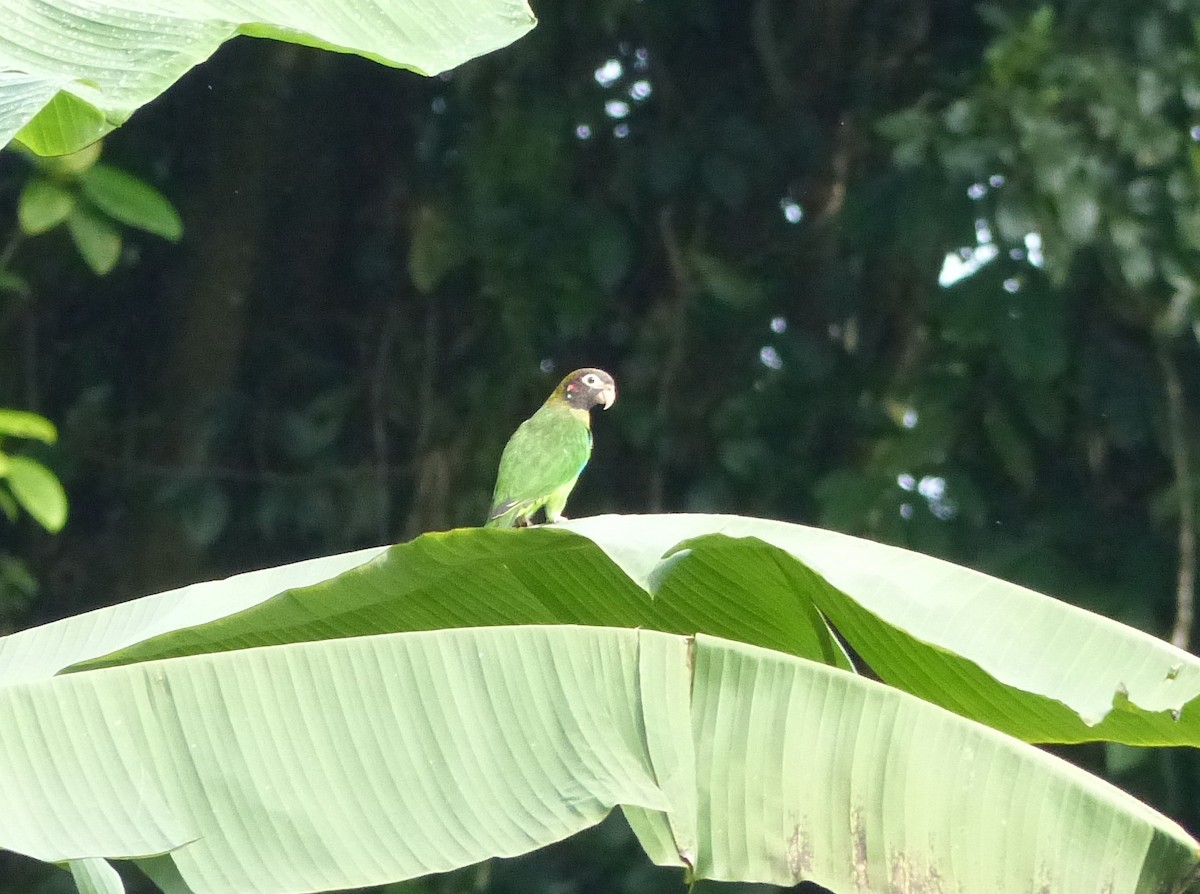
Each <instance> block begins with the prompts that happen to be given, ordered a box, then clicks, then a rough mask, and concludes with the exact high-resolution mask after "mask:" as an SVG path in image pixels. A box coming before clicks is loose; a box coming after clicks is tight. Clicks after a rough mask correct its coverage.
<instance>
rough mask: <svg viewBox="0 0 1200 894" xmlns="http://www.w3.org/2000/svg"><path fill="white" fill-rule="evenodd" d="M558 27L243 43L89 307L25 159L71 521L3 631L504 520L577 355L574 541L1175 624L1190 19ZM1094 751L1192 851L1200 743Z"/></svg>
mask: <svg viewBox="0 0 1200 894" xmlns="http://www.w3.org/2000/svg"><path fill="white" fill-rule="evenodd" d="M543 6H544V8H538V9H537V10H536V11H537V12H538V14H539V16H540V17H541V24H540V26H539V27H538V29H537V30H536V31H534V32H533V34H532V35H530V36H529V37H528V38H525V39H524V40H522V41H521V42H519V43H518V44H516V45H515V46H513V47H511V48H509V49H507V50H505V51H502V52H500V53H496V54H493V55H492V56H489V57H486V58H484V59H482V60H478V61H476V62H474V63H471V64H469V65H467V66H464V67H463V68H461V69H458V70H456V71H455V72H454V73H453V74H452V75H450V76H447V77H444V78H440V79H434V80H422V79H420V78H418V77H416V76H414V75H409V74H405V73H403V72H397V71H393V70H388V69H384V68H381V67H377V66H373V65H371V64H370V63H367V62H364V61H362V60H359V59H354V58H349V57H340V56H335V55H332V54H323V53H320V52H318V51H315V50H312V51H310V50H306V49H299V48H296V47H292V46H281V45H274V44H270V43H266V42H252V41H239V42H235V43H234V44H232V45H230V46H228V47H227V48H226V49H224V50H222V51H221V52H220V53H219V54H218V56H217V57H216V58H215V59H214V60H213V61H212V62H210V63H208V64H206V65H204V66H202V67H201V68H199V69H196V70H195V71H193V72H192V73H191V74H190V75H188V76H187V77H186V78H185V79H184V80H183V81H182V82H181V83H180V84H179V85H178V86H177V87H176V88H175V89H173V90H172V91H170V92H168V93H167V94H166V95H165V96H164V97H162V98H161V99H160V100H158V101H156V102H155V103H154V104H153V105H152V106H150V107H147V108H146V109H144V110H143V111H142V112H140V113H139V114H138V115H137V116H135V117H134V119H133V120H132V121H131V122H130V123H129V124H128V125H126V126H125V127H124V128H123V129H121V130H120V131H118V132H117V133H115V134H114V135H113V136H112V137H110V138H109V139H108V140H107V141H106V143H105V145H104V149H103V156H102V158H103V163H104V164H107V165H109V166H110V168H111V169H112V170H119V171H125V172H130V173H132V174H136V175H137V176H138V177H139V178H141V179H142V180H144V181H146V182H148V183H151V184H153V186H154V187H155V188H156V189H157V190H158V191H159V192H161V193H162V194H163V195H165V196H167V197H168V198H169V199H170V200H171V201H172V202H173V203H174V204H175V206H176V207H177V208H178V210H179V213H180V216H181V218H182V222H183V236H182V239H181V241H180V242H178V243H177V244H171V243H169V242H166V241H164V240H162V239H159V238H157V237H155V236H152V235H138V234H135V233H133V232H131V231H123V238H124V243H123V247H122V248H120V249H119V256H118V257H117V258H116V262H115V268H114V269H113V270H112V272H110V273H108V274H107V275H106V276H104V277H103V278H97V276H96V275H95V273H93V272H92V270H91V269H89V267H88V263H92V266H93V267H96V266H97V265H96V264H95V263H93V261H94V259H93V261H89V260H88V255H87V253H86V251H83V253H82V258H81V257H80V250H79V249H76V248H75V247H74V246H73V244H72V242H71V241H70V239H69V238H68V237H69V236H71V235H75V243H76V244H78V242H79V238H80V237H79V236H78V235H77V234H71V233H70V232H69V231H67V230H66V229H65V228H56V229H54V230H53V231H51V232H49V233H47V234H45V235H37V236H28V237H27V236H23V235H19V234H20V232H21V231H20V228H19V224H18V220H19V213H20V196H21V195H22V194H23V192H24V191H25V190H27V189H28V188H29V186H30V184H31V183H34V182H36V181H37V179H38V178H39V177H40V176H42V173H41V172H40V170H39V168H38V167H37V166H35V165H33V164H32V163H30V162H28V161H27V160H26V159H24V158H22V157H19V156H17V155H15V154H13V153H10V152H5V153H4V154H3V155H0V211H2V212H3V214H2V216H0V221H4V222H7V223H5V224H4V225H5V227H6V231H5V232H4V233H3V234H0V289H3V291H0V406H3V407H19V408H21V409H26V410H33V411H36V412H39V413H41V414H43V415H44V416H46V417H48V418H50V419H52V420H53V421H54V422H55V423H56V424H57V425H58V428H59V433H60V438H59V442H58V443H57V445H55V446H54V447H53V448H48V447H47V448H44V449H42V448H39V449H37V450H36V451H32V452H31V454H30V455H34V456H36V457H37V458H38V459H39V460H42V461H44V462H46V463H48V464H49V465H50V466H51V467H53V468H54V469H55V470H56V471H57V472H58V473H59V475H60V476H61V478H62V480H63V481H64V483H65V485H66V487H67V491H68V494H69V496H70V499H71V520H70V522H69V524H68V525H67V527H66V528H65V529H64V530H63V532H62V533H61V534H59V535H57V536H55V537H50V536H49V535H47V534H45V533H44V532H43V531H42V530H41V529H40V528H39V527H38V526H37V524H36V522H35V521H34V520H32V519H23V520H18V523H17V524H15V525H14V524H9V523H7V522H6V521H5V522H0V524H3V525H4V526H3V527H2V528H0V551H2V554H0V598H2V599H3V600H4V601H3V604H0V623H3V624H4V625H5V627H7V628H12V627H14V626H26V625H28V624H31V623H34V622H35V621H39V620H45V619H48V618H51V617H59V616H63V615H67V614H72V613H75V612H78V611H81V610H83V609H86V608H89V607H91V606H93V605H95V604H97V602H98V601H112V600H115V599H117V598H123V597H127V596H131V595H136V594H140V593H143V592H146V591H149V590H152V589H155V588H159V587H164V586H168V585H173V584H178V583H183V582H189V581H192V580H196V579H200V578H204V577H213V576H217V575H219V574H222V573H225V572H228V571H232V570H239V569H242V568H245V567H251V566H253V567H258V566H263V565H268V564H273V563H276V562H282V561H286V560H290V559H294V558H302V557H306V556H309V555H313V554H317V553H326V552H333V551H336V550H341V549H349V548H352V547H354V546H358V545H364V544H368V543H377V542H387V541H394V540H399V539H404V538H407V537H410V536H412V535H415V534H416V533H419V532H421V531H425V530H431V529H439V528H445V527H450V526H455V525H466V524H477V523H479V522H480V521H481V520H482V517H483V514H484V512H485V511H486V506H487V499H488V495H489V493H490V488H491V484H492V476H493V474H494V470H495V464H496V461H497V458H498V456H499V452H500V449H501V447H502V445H503V443H504V440H505V438H506V437H507V436H508V434H509V433H510V432H511V430H512V427H513V426H514V425H515V423H516V422H517V421H519V420H520V419H522V418H524V417H525V416H527V415H528V413H529V411H530V410H531V409H532V408H534V407H535V406H536V405H537V404H538V403H539V402H540V400H541V399H542V397H543V396H544V394H545V393H546V391H547V390H548V388H549V387H551V386H552V385H553V382H554V381H555V380H556V379H557V378H558V376H559V375H560V374H561V373H562V372H563V371H565V370H568V369H570V368H572V367H575V366H580V365H585V364H588V365H591V364H595V365H599V366H603V367H604V368H606V369H609V370H610V371H612V372H613V373H614V375H615V376H616V378H617V382H618V386H619V388H620V390H621V400H620V403H619V404H618V405H617V406H616V407H615V408H614V410H613V412H610V413H606V414H603V416H600V417H599V418H598V419H597V420H596V439H597V441H596V450H595V453H594V454H593V458H592V461H591V464H590V465H589V468H588V471H587V473H586V474H585V475H584V476H583V477H582V478H581V480H580V483H579V486H578V488H577V489H576V491H575V493H574V496H573V497H572V504H571V510H572V514H591V513H593V512H600V511H609V510H614V511H629V512H632V511H645V510H651V511H655V510H663V509H666V510H670V509H695V510H719V511H729V512H741V513H747V514H755V515H765V516H774V517H779V518H786V519H792V520H800V521H808V522H815V523H818V524H823V525H827V526H830V527H833V528H836V529H839V530H843V531H848V532H852V533H857V534H863V535H866V536H870V537H873V538H876V539H880V540H884V541H887V542H892V543H899V544H903V545H906V546H910V547H912V548H914V549H917V550H920V551H923V552H928V553H933V554H936V555H941V556H945V557H947V558H952V559H954V560H956V561H959V562H963V563H965V564H970V565H974V566H976V567H980V568H983V569H984V570H987V571H989V572H991V573H994V574H997V575H1000V576H1002V577H1006V578H1009V579H1012V580H1018V581H1021V582H1023V583H1027V584H1031V585H1033V586H1035V587H1037V588H1039V589H1042V590H1044V591H1046V592H1049V593H1052V594H1054V595H1057V596H1060V597H1062V598H1065V599H1068V600H1071V601H1074V602H1077V603H1079V604H1081V605H1085V606H1087V607H1090V608H1093V609H1096V610H1099V611H1102V612H1104V613H1106V614H1109V615H1112V616H1115V617H1118V618H1120V619H1122V620H1124V621H1126V622H1129V623H1133V624H1136V625H1138V626H1141V627H1143V628H1145V629H1148V630H1150V631H1152V632H1155V633H1157V634H1160V635H1163V636H1169V635H1170V633H1171V629H1172V626H1173V624H1174V622H1175V617H1176V606H1175V593H1176V589H1177V586H1178V580H1177V569H1179V568H1180V567H1181V566H1182V569H1183V571H1184V577H1185V583H1186V574H1187V571H1188V569H1189V568H1192V567H1194V557H1193V555H1192V552H1193V550H1194V543H1193V540H1194V530H1193V528H1194V516H1195V500H1196V488H1195V486H1194V481H1193V479H1194V476H1195V471H1196V468H1197V459H1196V457H1195V452H1196V448H1197V446H1198V444H1200V439H1198V438H1197V431H1196V420H1195V410H1194V406H1195V401H1196V394H1197V387H1198V386H1200V382H1197V373H1198V371H1200V365H1198V357H1197V346H1196V337H1195V334H1194V331H1195V330H1194V321H1195V299H1196V295H1197V282H1198V277H1200V273H1198V272H1197V266H1196V265H1197V250H1198V249H1200V239H1198V237H1197V220H1196V210H1195V205H1196V196H1197V195H1198V194H1200V179H1198V178H1200V173H1198V171H1200V151H1198V149H1197V146H1198V145H1200V144H1197V142H1196V136H1197V134H1198V133H1200V132H1197V131H1196V130H1195V129H1194V128H1195V127H1196V126H1197V125H1200V50H1198V49H1197V46H1196V38H1195V33H1194V31H1193V29H1192V27H1191V19H1192V17H1193V16H1194V15H1195V13H1196V9H1195V8H1194V4H1193V3H1190V2H1185V0H1155V2H1150V3H1144V4H1128V3H1122V2H1118V0H1099V2H1089V3H1084V2H1078V0H1063V2H1059V3H1055V4H1050V5H1047V6H1045V7H1038V6H1036V5H1034V4H1028V3H1021V2H1004V3H999V4H993V5H992V6H989V7H986V8H985V9H984V10H983V11H982V12H980V11H978V10H976V8H975V6H974V5H973V4H970V3H966V2H954V0H905V2H901V3H884V2H878V0H862V2H859V3H853V2H846V0H813V2H801V3H785V2H782V0H757V2H755V3H753V4H750V5H739V4H729V3H722V2H720V0H703V2H684V0H660V2H644V3H639V2H631V0H608V2H602V3H582V2H570V3H565V4H543ZM118 220H119V218H118ZM126 223H128V221H126ZM162 235H168V234H165V233H164V234H162ZM84 238H85V239H86V236H85V237H84ZM110 241H111V240H110ZM80 249H82V246H80ZM948 254H949V255H952V256H954V257H956V258H957V259H958V261H957V262H956V263H949V262H947V260H946V258H947V255H948ZM939 276H941V283H939ZM955 277H957V278H955ZM952 280H953V281H952ZM18 443H23V442H11V443H10V442H9V441H7V440H6V441H5V442H4V445H3V447H4V450H5V451H9V450H10V449H15V448H14V445H15V444H18ZM1181 532H1182V536H1181ZM35 580H36V582H37V584H38V587H39V591H38V596H37V598H36V601H32V602H31V601H30V595H29V593H30V588H31V587H32V585H33V582H34V581H35ZM1072 756H1073V757H1074V758H1076V759H1078V760H1080V761H1081V762H1083V763H1084V764H1085V765H1087V766H1089V767H1091V768H1093V769H1101V770H1104V771H1106V772H1108V773H1109V774H1110V775H1111V778H1113V779H1114V780H1115V781H1117V782H1118V783H1120V784H1122V785H1124V786H1125V787H1127V788H1129V789H1130V790H1132V791H1135V792H1136V793H1138V794H1139V795H1142V796H1144V797H1147V798H1148V799H1149V800H1150V801H1151V802H1152V803H1154V804H1155V805H1156V806H1158V807H1159V808H1160V809H1162V810H1164V811H1166V812H1167V813H1169V814H1171V815H1172V816H1174V817H1176V818H1177V819H1179V820H1180V821H1181V822H1182V823H1183V824H1184V825H1186V826H1187V827H1188V828H1189V829H1190V830H1191V831H1192V833H1193V834H1195V833H1196V831H1197V829H1198V828H1200V814H1198V813H1197V803H1198V802H1197V799H1196V797H1195V792H1196V791H1197V775H1198V773H1200V765H1198V764H1197V762H1196V760H1195V757H1194V755H1192V754H1190V753H1186V754H1185V753H1179V752H1175V751H1169V750H1167V751H1160V752H1154V753H1153V754H1149V753H1146V752H1142V751H1136V750H1132V749H1128V748H1124V747H1115V746H1114V747H1109V748H1105V749H1101V748H1099V747H1098V746H1094V747H1092V748H1089V749H1086V750H1079V751H1075V752H1072ZM634 854H636V847H635V846H634V845H633V844H632V842H631V841H630V840H629V839H628V837H627V835H625V833H623V832H622V831H621V830H620V829H619V828H615V827H614V828H609V827H605V828H603V829H602V830H600V832H599V833H596V834H594V836H593V837H592V838H591V839H588V840H587V841H585V842H583V843H580V842H568V843H566V844H564V845H563V846H562V847H561V848H560V849H557V850H551V851H549V852H546V853H544V854H540V855H536V856H533V857H529V858H525V859H524V860H522V861H519V862H518V863H517V864H513V865H507V864H506V865H503V866H498V867H493V868H492V869H490V870H485V871H483V872H481V873H477V874H476V873H473V874H467V875H463V876H458V877H455V878H452V879H448V880H435V881H431V882H429V883H427V884H426V883H422V885H424V887H422V886H413V888H412V890H490V891H497V892H499V891H508V890H513V891H517V890H520V891H543V890H545V891H548V890H551V889H554V890H570V891H580V892H582V891H588V890H627V891H642V890H661V889H662V888H661V885H662V884H663V882H662V879H661V878H660V877H658V876H657V875H654V874H653V873H652V871H651V870H649V869H648V868H646V867H645V865H644V864H643V863H640V862H637V861H636V858H634V857H633V856H632V855H634ZM614 855H617V856H614ZM0 859H2V860H3V862H2V863H0V870H3V871H0V879H4V880H5V881H0V890H4V888H3V885H4V884H6V883H7V884H9V885H10V886H11V890H14V891H18V890H31V889H32V888H33V886H34V882H33V881H32V880H31V879H32V878H33V874H34V873H35V872H40V871H41V870H40V868H39V869H37V870H35V869H32V868H29V869H27V868H25V867H24V864H21V865H19V866H18V865H15V864H12V861H11V858H9V857H7V856H4V857H2V858H0ZM10 864H11V865H10ZM631 867H632V868H631ZM9 880H11V881H9Z"/></svg>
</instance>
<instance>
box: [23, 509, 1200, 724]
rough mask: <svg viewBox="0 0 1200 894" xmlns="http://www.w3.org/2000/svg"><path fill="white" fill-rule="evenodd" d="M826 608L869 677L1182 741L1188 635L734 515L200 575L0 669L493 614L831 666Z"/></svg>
mask: <svg viewBox="0 0 1200 894" xmlns="http://www.w3.org/2000/svg"><path fill="white" fill-rule="evenodd" d="M355 566H357V567H355ZM348 568H353V570H351V571H349V572H348V573H346V574H345V575H343V576H341V577H337V578H334V577H333V575H335V574H337V573H339V572H341V571H344V570H345V569H348ZM327 578H330V579H327ZM235 582H236V583H235ZM216 594H220V595H219V596H218V595H216ZM239 610H240V611H239ZM826 620H828V622H830V623H831V624H832V625H833V626H834V627H835V628H836V629H837V630H838V631H839V632H840V633H841V635H842V636H843V637H844V638H845V639H846V641H847V642H848V643H849V644H850V645H851V646H852V647H853V649H854V650H855V651H856V652H857V653H858V654H859V655H860V656H861V657H862V658H863V659H864V660H865V661H866V662H867V663H868V664H869V665H870V666H871V668H872V669H873V670H874V671H875V672H876V673H877V674H879V675H880V676H881V677H882V678H883V679H884V680H885V681H887V682H889V683H891V684H892V685H894V686H897V687H899V688H901V689H904V690H907V691H909V692H912V693H914V694H916V695H919V696H921V697H922V698H925V699H927V700H929V701H932V702H935V703H937V704H941V705H943V706H945V707H948V708H950V709H951V710H953V711H955V712H957V713H960V714H963V715H964V716H967V717H971V718H973V719H976V720H979V721H980V722H983V723H986V724H988V725H989V726H993V727H995V728H997V729H1000V730H1003V731H1004V732H1007V733H1009V734H1011V735H1014V736H1017V737H1019V738H1022V739H1025V740H1027V741H1032V742H1080V741H1088V740H1100V739H1107V740H1113V741H1119V742H1125V743H1129V744H1141V745H1164V744H1176V745H1179V744H1185V745H1197V744H1200V710H1198V709H1197V696H1200V661H1198V660H1197V659H1196V658H1195V657H1193V656H1192V655H1190V654H1188V653H1186V652H1183V651H1181V650H1179V649H1175V648H1174V647H1172V646H1170V645H1169V644H1167V643H1165V642H1163V641H1161V640H1158V639H1155V638H1154V637H1151V636H1148V635H1146V634H1144V633H1141V632H1139V631H1137V630H1134V629H1132V628H1129V627H1125V626H1123V625H1121V624H1118V623H1116V622H1114V621H1111V620H1109V619H1107V618H1104V617H1101V616H1099V615H1095V614H1092V613H1090V612H1086V611H1083V610H1082V609H1078V608H1075V607H1072V606H1070V605H1067V604H1066V603H1063V602H1060V601H1058V600H1055V599H1051V598H1049V597H1046V596H1042V595H1040V594H1038V593H1034V592H1032V591H1030V590H1026V589H1024V588H1022V587H1018V586H1015V585H1013V584H1010V583H1006V582H1004V581H1000V580H997V579H995V578H990V577H988V576H986V575H983V574H980V573H978V572H974V571H971V570H969V569H965V568H961V567H959V566H956V565H952V564H949V563H947V562H943V561H940V560H937V559H932V558H930V557H928V556H923V555H920V554H918V553H912V552H909V551H906V550H902V549H898V548H895V547H889V546H884V545H881V544H878V543H873V542H870V541H866V540H861V539H859V538H855V537H848V536H846V535H842V534H835V533H832V532H829V531H824V530H819V529H815V528H806V527H802V526H799V525H791V524H785V523H782V522H771V521H764V520H761V519H749V518H740V517H736V516H711V515H665V516H605V517H599V518H594V519H583V520H579V521H574V522H570V523H568V524H566V525H562V526H556V527H555V528H540V529H530V530H523V531H515V532H514V531H494V530H477V529H470V530H461V531H452V532H449V533H445V534H430V535H426V536H424V537H421V538H418V539H417V540H414V541H412V542H411V543H406V544H401V545H399V546H394V547H391V548H389V549H387V550H378V551H367V552H362V553H355V554H350V555H347V556H339V557H332V558H328V559H320V560H316V561H314V562H308V563H302V564H300V565H297V566H288V567H287V568H282V569H272V570H270V571H265V572H258V573H256V574H252V575H246V576H243V577H241V578H234V579H232V580H231V581H230V582H220V583H215V584H202V585H198V586H197V587H195V588H188V589H185V590H181V591H174V592H172V593H167V594H162V595H159V596H154V597H149V598H148V599H145V600H139V601H136V602H133V603H129V604H128V605H125V606H119V607H117V608H114V609H106V610H104V611H103V612H98V613H93V614H92V615H90V616H89V615H85V616H83V617H82V618H78V619H71V620H70V621H67V622H63V623H62V624H60V625H50V626H48V627H46V628H44V629H41V630H37V631H28V632H26V633H23V634H18V635H16V636H14V637H9V638H8V639H7V640H0V682H2V681H3V680H4V679H9V678H12V679H29V678H31V677H36V676H39V675H47V674H52V673H56V672H58V671H59V670H62V669H63V668H65V667H67V666H70V665H72V664H76V663H80V662H88V661H92V660H96V659H99V660H100V661H101V662H108V663H113V662H116V663H122V662H127V661H131V660H146V659H150V658H159V657H173V656H179V655H186V654H191V653H195V652H204V651H218V650H224V649H238V648H246V647H248V646H254V645H270V644H281V643H287V642H294V641H303V640H320V639H327V638H330V637H337V636H361V635H367V634H374V633H385V632H396V631H409V630H431V629H439V628H443V627H466V626H490V625H501V624H591V625H604V626H616V627H644V628H649V629H655V630H663V631H666V632H672V633H683V634H691V633H696V632H703V633H708V634H711V635H714V636H721V637H725V638H728V639H734V640H740V641H743V642H747V643H752V644H754V645H759V646H765V647H767V648H771V649H777V650H780V651H783V652H789V653H791V654H794V655H799V656H802V657H806V658H810V659H813V660H816V661H822V662H824V663H827V664H833V665H836V666H842V667H847V666H848V661H847V658H846V656H845V654H844V652H843V651H842V649H841V647H840V645H839V644H838V642H837V640H836V639H835V638H834V637H833V636H832V635H831V634H830V632H829V628H828V626H827V624H826ZM197 625H198V626H197ZM118 650H123V651H120V652H119V654H117V655H114V656H111V657H109V658H103V657H102V656H105V655H106V654H107V653H111V652H117V651H118ZM13 675H16V676H13Z"/></svg>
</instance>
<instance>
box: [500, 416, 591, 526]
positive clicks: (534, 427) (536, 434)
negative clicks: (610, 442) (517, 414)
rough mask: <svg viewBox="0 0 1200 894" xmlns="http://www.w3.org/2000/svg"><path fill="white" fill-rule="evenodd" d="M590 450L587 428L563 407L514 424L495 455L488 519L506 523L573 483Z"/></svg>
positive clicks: (522, 516) (589, 434) (506, 524)
mask: <svg viewBox="0 0 1200 894" xmlns="http://www.w3.org/2000/svg"><path fill="white" fill-rule="evenodd" d="M591 453H592V432H591V429H589V428H588V426H587V425H586V424H585V423H584V422H583V421H581V420H579V419H577V418H575V416H574V414H573V413H572V412H571V411H570V410H569V409H567V408H565V407H556V406H544V407H542V408H541V409H540V410H538V411H537V412H536V413H534V414H533V415H532V416H530V417H529V418H528V419H526V420H525V421H524V422H522V423H521V425H520V426H519V427H518V428H517V430H516V431H515V432H513V436H512V437H511V438H509V440H508V444H507V445H506V446H505V448H504V453H503V455H502V456H501V457H500V471H499V473H498V474H497V476H496V490H495V492H494V493H493V494H492V511H491V512H490V513H488V523H489V524H492V525H498V526H501V527H507V526H509V525H512V524H514V523H515V522H517V521H520V520H523V519H525V518H527V517H528V516H530V515H532V514H533V513H534V512H536V511H537V510H538V509H539V508H541V506H542V505H543V504H544V503H545V502H546V499H547V497H549V496H550V495H551V494H553V493H554V492H555V491H556V490H558V489H559V488H562V487H564V486H566V485H570V484H573V483H574V481H575V479H576V478H578V477H579V473H580V472H582V471H583V467H584V466H586V465H587V461H588V457H590V456H591Z"/></svg>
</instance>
